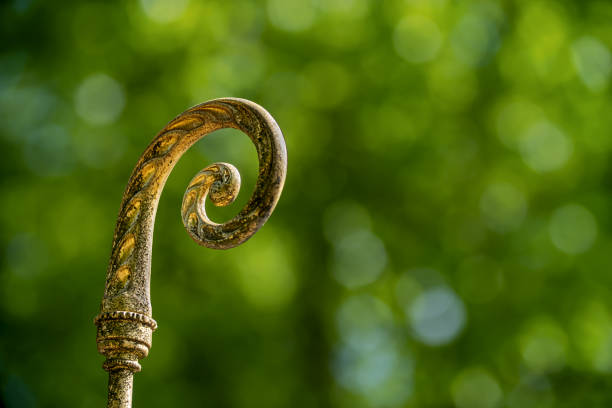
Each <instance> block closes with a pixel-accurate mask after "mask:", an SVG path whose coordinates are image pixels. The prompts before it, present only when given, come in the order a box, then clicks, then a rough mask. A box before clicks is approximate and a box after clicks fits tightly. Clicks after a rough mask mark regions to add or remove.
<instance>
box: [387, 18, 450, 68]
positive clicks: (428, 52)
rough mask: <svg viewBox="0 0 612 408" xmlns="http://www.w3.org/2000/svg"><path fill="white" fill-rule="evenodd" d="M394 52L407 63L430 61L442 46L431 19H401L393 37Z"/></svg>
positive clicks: (438, 30) (438, 29)
mask: <svg viewBox="0 0 612 408" xmlns="http://www.w3.org/2000/svg"><path fill="white" fill-rule="evenodd" d="M393 43H394V46H395V51H396V52H397V53H398V55H399V56H400V57H402V58H403V59H405V60H406V61H408V62H412V63H422V62H427V61H431V60H432V59H434V58H435V57H436V56H437V55H438V51H440V47H441V46H442V33H441V32H440V28H439V27H438V25H437V24H436V23H435V22H434V21H432V20H431V19H429V18H427V17H424V16H419V15H412V16H407V17H405V18H404V19H402V20H401V21H400V22H399V23H398V24H397V26H396V27H395V33H394V36H393Z"/></svg>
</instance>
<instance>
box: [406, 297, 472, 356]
mask: <svg viewBox="0 0 612 408" xmlns="http://www.w3.org/2000/svg"><path fill="white" fill-rule="evenodd" d="M408 320H409V324H410V327H411V328H412V330H413V333H414V336H415V337H416V338H417V339H418V340H419V341H421V342H423V343H425V344H427V345H430V346H441V345H444V344H448V343H450V342H451V341H453V340H454V339H455V338H456V337H457V336H458V335H459V333H460V332H461V330H462V329H463V327H464V326H465V322H466V311H465V306H464V305H463V301H462V300H461V299H460V298H459V296H457V294H455V292H454V291H452V290H451V289H450V288H447V287H435V288H432V289H429V290H426V291H424V292H423V293H422V294H421V295H419V296H418V297H417V298H416V299H415V301H414V303H413V304H412V306H411V308H410V310H409V311H408Z"/></svg>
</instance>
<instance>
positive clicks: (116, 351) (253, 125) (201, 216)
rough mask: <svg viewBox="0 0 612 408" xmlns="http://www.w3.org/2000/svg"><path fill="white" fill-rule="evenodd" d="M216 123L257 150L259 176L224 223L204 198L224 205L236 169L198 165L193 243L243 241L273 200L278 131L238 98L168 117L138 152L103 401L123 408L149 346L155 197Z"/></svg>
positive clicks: (188, 198)
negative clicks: (185, 155) (208, 208)
mask: <svg viewBox="0 0 612 408" xmlns="http://www.w3.org/2000/svg"><path fill="white" fill-rule="evenodd" d="M222 128H235V129H238V130H241V131H242V132H244V133H246V134H247V135H248V136H249V137H250V138H251V140H252V141H253V143H254V144H255V147H256V149H257V155H258V157H259V176H258V179H257V184H256V186H255V191H254V192H253V195H252V196H251V199H250V200H249V202H248V203H247V204H246V205H245V207H244V208H243V209H242V210H241V211H240V212H239V213H238V215H237V216H236V217H234V218H233V219H231V220H230V221H228V222H225V223H223V224H217V223H214V222H212V221H211V220H209V219H208V217H207V216H206V210H205V206H204V203H205V200H206V198H207V197H209V198H210V199H211V201H212V202H213V203H214V204H215V205H219V206H224V205H228V204H230V203H231V202H232V201H233V200H234V199H235V198H236V196H237V194H238V190H239V189H240V175H239V174H238V171H237V170H236V168H235V167H234V166H232V165H231V164H228V163H215V164H212V165H210V166H208V167H206V168H204V169H203V170H201V171H200V172H199V173H198V174H197V175H196V176H195V177H194V178H193V179H192V181H191V182H190V183H189V186H188V188H187V191H186V192H185V195H184V197H183V205H182V209H181V214H182V218H183V224H184V225H185V228H186V229H187V231H188V232H189V235H190V236H191V238H192V239H193V240H194V241H196V242H197V243H198V244H200V245H203V246H206V247H209V248H215V249H228V248H232V247H235V246H237V245H240V244H241V243H243V242H244V241H246V240H248V239H249V238H250V237H251V236H252V235H253V234H254V233H255V232H256V231H257V230H258V229H259V228H260V227H261V226H262V225H263V224H264V223H265V222H266V220H267V219H268V217H269V216H270V214H271V213H272V211H273V210H274V207H275V205H276V203H277V201H278V198H279V196H280V193H281V190H282V188H283V184H284V182H285V173H286V169H287V153H286V150H285V142H284V139H283V135H282V133H281V131H280V129H279V127H278V125H277V124H276V122H275V121H274V119H273V118H272V116H270V114H269V113H268V112H266V110H264V109H263V108H262V107H261V106H259V105H257V104H255V103H253V102H250V101H247V100H243V99H234V98H227V99H216V100H213V101H209V102H206V103H203V104H201V105H198V106H195V107H193V108H191V109H189V110H187V111H185V112H183V113H182V114H181V115H179V116H178V117H176V118H175V119H174V120H172V121H171V122H170V123H169V124H168V125H166V127H165V128H164V129H163V130H162V131H161V132H160V133H159V134H158V135H157V136H156V137H155V139H154V140H153V142H152V143H151V144H150V145H149V146H148V147H147V149H146V150H145V152H144V153H143V154H142V156H141V157H140V159H139V160H138V163H137V164H136V167H135V168H134V170H133V172H132V175H131V177H130V180H129V183H128V185H127V187H126V189H125V192H124V194H123V199H122V202H121V209H120V211H119V217H118V220H117V226H116V228H115V234H114V238H113V245H112V251H111V257H110V263H109V266H108V271H107V275H106V287H105V290H104V298H103V299H102V305H101V308H100V309H101V310H100V314H99V315H98V316H97V317H96V318H95V320H94V322H95V324H96V326H97V327H98V335H97V343H98V351H99V352H100V353H101V354H103V355H105V356H106V361H105V362H104V366H103V367H104V369H105V370H106V371H108V372H109V384H108V386H109V391H108V406H109V407H130V406H131V399H132V382H133V374H134V373H135V372H138V371H140V364H139V362H138V360H140V359H142V358H144V357H146V356H147V354H148V353H149V350H150V348H151V339H152V334H153V331H154V330H155V329H156V328H157V323H156V322H155V320H153V318H152V317H151V299H150V290H149V288H150V285H149V282H150V277H151V248H152V244H153V224H154V221H155V213H156V211H157V205H158V202H159V197H160V195H161V192H162V189H163V187H164V184H165V183H166V180H167V178H168V175H169V174H170V172H171V171H172V169H173V167H174V165H175V164H176V162H177V161H178V160H179V158H180V157H181V156H182V155H183V153H185V151H187V149H189V147H191V146H192V145H193V144H194V143H195V142H197V141H198V140H200V139H201V138H202V137H204V136H206V135H207V134H209V133H211V132H213V131H215V130H218V129H222Z"/></svg>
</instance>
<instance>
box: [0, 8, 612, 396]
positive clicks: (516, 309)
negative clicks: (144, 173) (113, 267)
mask: <svg viewBox="0 0 612 408" xmlns="http://www.w3.org/2000/svg"><path fill="white" fill-rule="evenodd" d="M0 7H1V10H2V11H1V14H0V16H1V17H0V19H1V20H0V32H1V33H2V50H1V51H0V123H2V127H1V128H0V149H1V152H2V160H1V161H0V167H1V168H2V173H1V174H2V178H1V179H0V194H1V195H0V197H1V199H0V243H1V246H2V252H1V258H0V259H1V262H0V268H1V269H0V405H2V406H6V407H11V408H12V407H55V406H84V407H89V406H103V404H104V399H105V397H106V395H105V392H106V391H105V387H106V373H105V372H104V371H102V369H101V367H100V366H101V363H102V359H103V358H102V357H101V356H100V355H98V354H97V352H96V348H95V328H94V326H93V323H92V318H93V317H94V316H95V315H96V312H97V308H98V305H99V301H100V298H101V295H102V291H103V286H104V278H105V271H106V264H107V262H108V257H109V250H110V243H111V236H112V233H113V228H114V223H115V221H116V212H117V210H118V207H119V202H120V198H121V194H122V190H123V188H124V186H125V184H126V183H127V179H128V176H129V174H130V171H131V169H132V166H134V164H135V163H136V160H137V158H138V157H139V155H140V153H141V152H142V151H143V150H144V148H145V146H146V145H147V144H148V143H149V141H150V140H151V139H152V138H153V136H154V135H155V134H156V133H157V132H158V131H159V130H160V129H161V128H162V127H163V126H164V124H165V123H166V122H167V121H169V120H170V119H171V118H173V117H174V116H175V115H177V114H179V113H180V112H182V111H183V110H185V109H186V108H188V107H190V106H192V105H195V104H197V103H200V102H203V101H206V100H208V99H212V98H217V97H222V96H238V97H243V98H248V99H252V100H254V101H256V102H258V103H260V104H261V105H262V106H264V107H265V108H266V109H268V110H269V111H270V112H271V113H272V115H273V116H274V117H275V118H276V119H277V121H278V123H279V124H280V126H281V128H282V129H283V131H284V134H285V137H286V140H287V147H288V152H289V173H288V179H287V184H286V186H285V191H284V194H283V196H282V197H281V200H280V203H279V206H278V207H277V209H276V211H275V213H274V214H273V216H272V218H271V219H270V221H269V222H268V224H267V225H266V226H265V227H264V228H263V229H262V230H261V231H260V232H259V233H258V234H257V235H256V236H255V237H254V238H253V239H251V240H250V241H249V242H248V243H246V244H245V245H243V246H241V247H239V248H237V249H233V250H231V251H225V252H217V251H212V250H206V249H203V248H200V247H198V246H197V245H195V244H194V243H193V242H192V241H191V240H190V239H189V237H188V235H187V234H186V233H185V231H184V230H183V227H182V224H181V222H180V215H179V207H180V200H181V197H182V194H183V192H184V188H185V187H186V186H187V183H188V181H189V180H190V178H191V177H192V176H193V175H194V174H195V173H196V172H197V171H198V170H199V169H200V168H202V167H204V166H205V165H207V164H210V163H211V162H213V161H227V162H231V163H233V164H235V165H237V166H238V167H239V169H240V170H241V174H242V177H243V180H244V181H245V183H244V184H246V185H245V186H244V187H243V191H242V193H241V198H240V199H239V201H238V203H236V204H234V205H233V206H232V207H230V208H229V209H223V210H222V211H221V210H217V211H215V212H214V214H215V217H216V219H218V220H222V219H224V218H229V217H231V216H232V215H233V214H235V213H236V212H237V211H238V210H239V209H240V205H241V204H243V203H244V202H245V201H246V199H247V198H248V196H249V192H250V191H252V188H253V182H254V181H253V180H254V178H255V176H256V169H257V163H256V157H255V152H254V148H253V147H252V146H251V144H250V141H249V140H248V138H247V137H245V136H244V135H241V134H240V133H238V132H233V131H221V132H217V133H215V134H213V135H211V136H210V137H208V138H206V139H205V140H203V141H201V142H199V144H198V145H197V146H196V147H195V148H194V149H192V150H191V151H190V152H188V153H187V154H186V156H185V157H184V158H183V159H182V161H181V162H180V163H179V164H178V166H177V167H176V169H175V171H174V172H173V174H172V175H171V177H170V179H169V181H168V184H167V186H166V189H165V192H164V194H163V195H162V200H161V204H160V208H159V211H158V216H157V226H156V236H155V244H154V251H153V254H154V256H153V272H152V302H153V307H154V317H155V319H157V321H158V322H159V326H160V328H159V330H158V331H157V332H156V333H155V335H154V342H153V343H154V347H153V349H152V351H151V354H150V356H149V357H148V358H147V359H145V360H144V361H142V364H143V367H144V370H143V372H142V373H140V374H137V375H136V380H135V395H134V400H135V403H136V405H137V406H148V407H171V406H177V405H178V406H207V407H259V406H265V407H268V408H274V407H288V406H291V407H331V406H333V407H351V408H359V407H448V406H456V407H459V408H494V407H509V408H530V407H539V408H540V407H545V408H546V407H575V406H589V407H604V406H610V405H611V404H612V393H611V392H610V391H611V389H612V388H611V387H612V380H611V377H610V372H611V371H612V300H611V299H612V297H611V294H612V293H611V291H610V288H611V285H612V275H611V274H610V273H609V271H610V269H609V267H610V266H609V264H610V261H609V256H610V253H611V251H612V239H611V237H610V233H611V232H612V220H611V219H610V216H609V210H607V209H609V208H612V202H611V201H612V197H611V195H610V186H611V183H610V177H611V172H612V167H611V166H610V164H609V158H610V151H611V149H612V137H611V136H610V135H611V130H612V98H611V97H610V87H609V82H610V74H611V73H612V54H611V52H610V49H611V48H612V25H610V21H612V3H610V2H609V1H580V2H576V1H569V0H567V1H552V0H551V1H541V0H530V1H527V0H513V1H510V0H488V1H487V0H483V1H477V0H474V1H452V0H386V1H376V0H318V1H316V0H266V1H247V0H241V1H218V0H212V1H197V0H191V1H190V0H138V1H137V0H128V1H126V2H119V1H114V2H111V1H104V2H103V1H99V2H86V1H81V2H76V1H72V2H70V1H62V2H49V1H48V2H43V1H37V0H14V1H12V2H4V4H3V5H2V6H0Z"/></svg>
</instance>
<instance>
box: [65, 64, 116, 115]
mask: <svg viewBox="0 0 612 408" xmlns="http://www.w3.org/2000/svg"><path fill="white" fill-rule="evenodd" d="M74 99H75V101H74V102H75V109H76V111H77V113H78V114H79V116H81V118H83V119H84V120H85V121H86V122H88V123H90V124H92V125H106V124H109V123H113V122H115V121H116V120H117V119H118V118H119V115H120V114H121V112H122V111H123V108H124V106H125V92H124V90H123V87H122V86H121V84H120V83H119V82H117V81H116V80H115V79H113V78H111V77H110V76H108V75H106V74H103V73H98V74H93V75H90V76H88V77H87V78H85V79H84V80H83V82H81V84H80V85H79V87H78V89H77V91H76V94H75V98H74Z"/></svg>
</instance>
